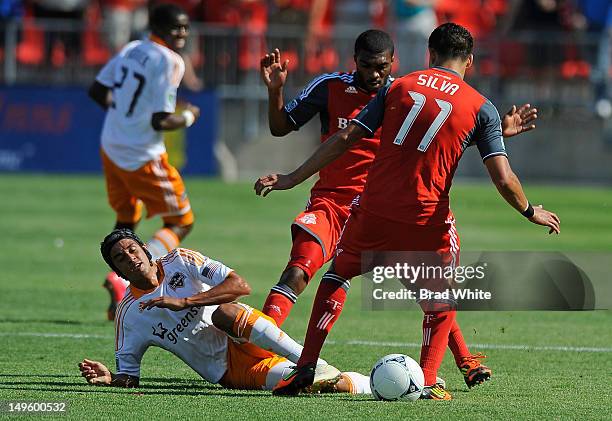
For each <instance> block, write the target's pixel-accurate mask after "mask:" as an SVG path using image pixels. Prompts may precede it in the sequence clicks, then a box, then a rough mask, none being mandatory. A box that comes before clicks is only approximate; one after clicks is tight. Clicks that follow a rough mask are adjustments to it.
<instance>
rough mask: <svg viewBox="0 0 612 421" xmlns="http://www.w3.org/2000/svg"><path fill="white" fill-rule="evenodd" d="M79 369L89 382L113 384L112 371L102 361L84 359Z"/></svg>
mask: <svg viewBox="0 0 612 421" xmlns="http://www.w3.org/2000/svg"><path fill="white" fill-rule="evenodd" d="M79 370H81V376H83V377H85V380H87V383H89V384H98V385H100V384H111V380H112V377H111V372H110V371H109V369H108V368H106V366H105V365H104V364H102V363H101V362H98V361H92V360H88V359H84V360H83V361H82V362H80V363H79Z"/></svg>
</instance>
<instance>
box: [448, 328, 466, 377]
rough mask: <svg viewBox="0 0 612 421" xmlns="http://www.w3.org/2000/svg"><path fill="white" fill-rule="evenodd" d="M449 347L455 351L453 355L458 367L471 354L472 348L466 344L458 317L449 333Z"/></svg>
mask: <svg viewBox="0 0 612 421" xmlns="http://www.w3.org/2000/svg"><path fill="white" fill-rule="evenodd" d="M448 347H449V348H450V349H451V351H452V352H453V357H455V363H456V364H457V367H459V365H460V364H461V360H462V359H463V358H465V357H469V356H470V355H471V354H470V350H469V349H468V347H467V345H466V344H465V339H463V333H461V329H460V328H459V324H458V323H457V319H455V320H454V321H453V325H452V326H451V329H450V334H449V335H448Z"/></svg>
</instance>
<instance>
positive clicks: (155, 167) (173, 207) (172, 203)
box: [100, 151, 194, 225]
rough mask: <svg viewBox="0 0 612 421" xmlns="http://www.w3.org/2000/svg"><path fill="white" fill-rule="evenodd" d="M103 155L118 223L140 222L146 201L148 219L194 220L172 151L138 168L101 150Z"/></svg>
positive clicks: (188, 221) (109, 194)
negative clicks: (126, 167) (124, 164)
mask: <svg viewBox="0 0 612 421" xmlns="http://www.w3.org/2000/svg"><path fill="white" fill-rule="evenodd" d="M100 154H101V155H102V167H103V168H104V176H105V178H106V191H107V193H108V202H109V203H110V205H111V207H112V208H113V209H114V211H115V212H116V213H117V221H118V222H123V223H130V224H132V223H136V222H138V221H139V220H140V218H141V216H142V204H143V203H144V205H145V206H146V207H147V218H151V217H152V216H155V215H160V216H161V217H162V219H163V220H164V222H165V223H168V224H176V225H190V224H192V223H193V219H194V218H193V212H192V211H191V205H190V204H189V199H188V198H187V192H186V191H185V184H183V180H182V179H181V175H180V174H179V172H178V171H177V170H176V168H174V167H173V166H172V165H170V164H169V163H168V154H165V153H164V154H162V155H161V156H160V157H159V158H158V159H155V160H152V161H149V162H147V163H146V164H145V165H143V166H142V167H140V168H138V169H137V170H136V171H126V170H124V169H122V168H119V167H118V166H117V165H116V164H115V163H114V162H113V161H111V160H110V158H109V157H108V156H107V155H106V154H105V153H104V151H100Z"/></svg>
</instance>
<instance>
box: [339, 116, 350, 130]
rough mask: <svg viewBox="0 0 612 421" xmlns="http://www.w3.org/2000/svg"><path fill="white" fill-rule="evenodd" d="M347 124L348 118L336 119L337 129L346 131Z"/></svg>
mask: <svg viewBox="0 0 612 421" xmlns="http://www.w3.org/2000/svg"><path fill="white" fill-rule="evenodd" d="M348 122H349V121H348V118H342V117H338V128H339V129H346V127H347V126H348Z"/></svg>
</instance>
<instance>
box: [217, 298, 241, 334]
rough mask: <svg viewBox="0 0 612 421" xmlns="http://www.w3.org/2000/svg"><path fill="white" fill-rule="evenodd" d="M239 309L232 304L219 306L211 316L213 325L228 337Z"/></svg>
mask: <svg viewBox="0 0 612 421" xmlns="http://www.w3.org/2000/svg"><path fill="white" fill-rule="evenodd" d="M239 311H240V307H239V306H238V305H236V304H234V303H226V304H221V305H219V307H217V309H216V310H215V311H214V312H213V314H212V315H211V320H212V322H213V325H214V326H215V327H216V328H217V329H220V330H222V331H224V332H226V333H229V334H230V335H231V334H233V333H232V329H233V326H234V320H236V317H237V316H238V312H239Z"/></svg>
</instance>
